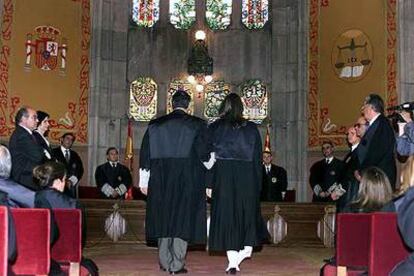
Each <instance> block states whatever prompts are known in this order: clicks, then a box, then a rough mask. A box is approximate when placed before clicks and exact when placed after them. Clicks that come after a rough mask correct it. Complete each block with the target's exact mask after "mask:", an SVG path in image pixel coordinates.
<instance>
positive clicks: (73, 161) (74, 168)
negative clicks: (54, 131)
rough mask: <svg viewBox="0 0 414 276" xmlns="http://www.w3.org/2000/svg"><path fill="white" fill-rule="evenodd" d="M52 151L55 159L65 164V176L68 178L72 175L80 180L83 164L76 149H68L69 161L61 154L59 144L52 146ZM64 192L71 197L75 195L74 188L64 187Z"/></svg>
mask: <svg viewBox="0 0 414 276" xmlns="http://www.w3.org/2000/svg"><path fill="white" fill-rule="evenodd" d="M52 153H53V158H54V159H56V161H58V162H61V163H62V164H64V165H65V166H66V171H67V178H70V177H71V176H72V175H74V176H76V178H77V179H78V180H79V181H80V179H81V178H82V176H83V165H82V160H81V158H80V157H79V155H78V154H77V153H76V151H74V150H72V149H70V153H69V154H70V158H69V162H66V159H65V156H64V155H63V153H62V150H61V149H60V146H59V147H57V148H54V149H53V150H52ZM72 188H73V187H72ZM65 194H67V195H69V196H71V197H75V190H74V189H66V188H65Z"/></svg>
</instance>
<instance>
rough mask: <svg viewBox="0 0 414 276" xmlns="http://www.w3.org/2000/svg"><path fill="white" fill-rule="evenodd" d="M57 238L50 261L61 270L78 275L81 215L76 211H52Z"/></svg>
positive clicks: (80, 254) (80, 247) (80, 250)
mask: <svg viewBox="0 0 414 276" xmlns="http://www.w3.org/2000/svg"><path fill="white" fill-rule="evenodd" d="M53 214H54V216H55V220H56V224H57V226H58V228H59V238H58V240H57V241H56V242H55V244H54V245H53V247H52V252H51V254H52V259H54V260H55V261H57V262H59V263H62V264H63V269H66V270H68V271H71V272H73V273H74V274H71V275H79V264H80V261H81V258H82V213H81V211H80V210H78V209H53Z"/></svg>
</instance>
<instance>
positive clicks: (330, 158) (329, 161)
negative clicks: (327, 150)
mask: <svg viewBox="0 0 414 276" xmlns="http://www.w3.org/2000/svg"><path fill="white" fill-rule="evenodd" d="M333 159H334V158H333V156H331V157H328V158H325V160H327V161H328V164H330V163H331V162H332V160H333Z"/></svg>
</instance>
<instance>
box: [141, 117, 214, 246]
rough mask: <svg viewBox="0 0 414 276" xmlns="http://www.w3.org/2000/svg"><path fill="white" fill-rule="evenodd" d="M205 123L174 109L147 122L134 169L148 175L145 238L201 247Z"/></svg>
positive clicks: (204, 235) (204, 234)
mask: <svg viewBox="0 0 414 276" xmlns="http://www.w3.org/2000/svg"><path fill="white" fill-rule="evenodd" d="M206 128H207V127H206V124H205V122H204V121H203V120H201V119H199V118H196V117H194V116H191V115H188V114H186V113H185V112H184V111H181V110H175V111H173V112H172V113H170V114H168V115H165V116H163V117H160V118H158V119H155V120H152V121H151V122H150V123H149V125H148V129H147V131H146V133H145V135H144V138H143V141H142V146H141V153H140V168H141V169H145V170H150V179H149V183H148V197H147V210H146V218H145V220H146V223H145V226H146V227H145V230H146V237H147V240H148V241H154V240H156V239H158V238H161V237H176V238H181V239H183V240H185V241H188V242H189V243H193V244H203V243H205V239H206V228H207V226H206V195H205V189H206V185H205V168H204V166H203V164H202V161H207V160H208V158H209V154H208V153H209V152H208V151H207V149H206V145H207V143H206V141H205V140H206Z"/></svg>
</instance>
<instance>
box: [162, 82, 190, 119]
mask: <svg viewBox="0 0 414 276" xmlns="http://www.w3.org/2000/svg"><path fill="white" fill-rule="evenodd" d="M177 90H184V91H185V92H187V93H188V95H190V97H191V102H190V106H189V107H188V114H193V113H194V101H193V99H194V91H193V85H191V83H189V82H187V81H182V80H177V79H176V80H172V81H171V83H170V87H169V88H168V93H167V114H168V113H170V112H171V111H173V108H172V104H171V99H172V95H174V93H175V92H176V91H177Z"/></svg>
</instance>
